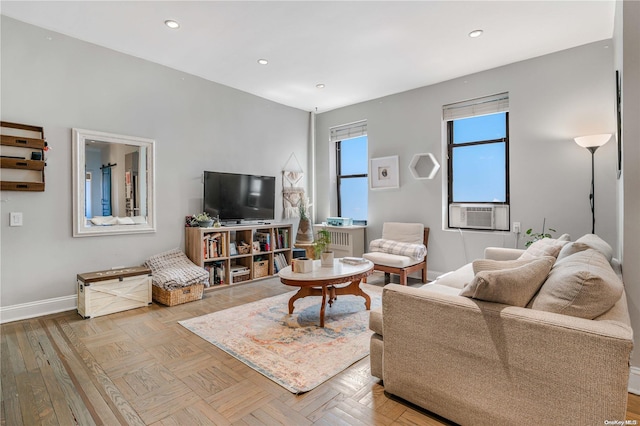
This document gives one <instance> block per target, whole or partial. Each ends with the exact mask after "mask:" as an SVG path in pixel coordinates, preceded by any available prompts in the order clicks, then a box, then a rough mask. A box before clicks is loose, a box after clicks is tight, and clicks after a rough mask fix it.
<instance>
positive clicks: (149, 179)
mask: <svg viewBox="0 0 640 426" xmlns="http://www.w3.org/2000/svg"><path fill="white" fill-rule="evenodd" d="M72 133H73V236H74V237H85V236H97V235H117V234H137V233H147V232H155V231H156V224H155V189H154V171H155V141H154V140H153V139H146V138H140V137H135V136H123V135H116V134H113V133H105V132H98V131H94V130H84V129H73V131H72Z"/></svg>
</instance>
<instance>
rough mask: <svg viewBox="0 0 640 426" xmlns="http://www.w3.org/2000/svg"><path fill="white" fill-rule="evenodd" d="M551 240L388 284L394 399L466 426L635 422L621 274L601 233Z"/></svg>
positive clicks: (380, 314)
mask: <svg viewBox="0 0 640 426" xmlns="http://www.w3.org/2000/svg"><path fill="white" fill-rule="evenodd" d="M546 240H547V241H540V242H536V243H534V244H533V245H532V246H531V247H530V248H529V249H527V250H526V251H524V250H517V249H505V248H488V249H486V250H485V258H486V259H487V260H484V261H481V260H479V261H475V262H473V263H470V264H468V265H465V266H463V267H462V268H460V269H458V270H457V271H454V272H452V273H449V274H445V275H444V276H442V277H440V278H438V279H437V280H435V281H434V282H433V283H429V284H426V285H424V286H422V287H420V288H414V287H406V286H401V285H396V284H389V285H387V286H385V288H384V291H383V298H382V307H381V308H380V309H378V310H374V311H372V313H371V317H370V328H371V329H372V330H373V331H374V334H373V336H372V338H371V374H372V375H374V376H376V377H379V378H381V379H382V383H383V385H384V388H385V391H386V392H387V393H390V394H393V395H396V396H398V397H400V398H403V399H405V400H407V401H409V402H412V403H414V404H417V405H419V406H420V407H423V408H425V409H427V410H429V411H431V412H433V413H435V414H438V415H440V416H442V417H444V418H446V419H449V420H451V421H453V422H456V423H459V424H462V425H502V424H503V425H507V424H508V425H513V424H549V425H551V424H580V425H587V424H592V425H598V424H600V425H601V424H607V423H605V421H612V420H618V421H620V420H624V419H625V415H626V404H627V385H628V378H629V356H630V352H631V349H632V347H633V340H632V338H633V335H632V330H631V326H630V321H629V314H628V310H627V302H626V296H625V293H624V289H623V285H622V281H621V274H620V267H619V264H618V263H617V262H616V261H615V259H612V258H611V252H612V251H611V248H610V247H609V246H608V245H607V244H606V243H604V242H603V241H602V240H600V239H599V238H598V237H597V236H595V235H586V236H584V237H582V238H581V239H579V240H577V242H575V243H571V242H567V241H561V240H551V239H546ZM552 246H553V249H552V250H550V249H549V248H550V247H552ZM523 253H527V254H523ZM549 255H550V256H551V260H549V259H546V260H545V257H548V256H549ZM520 257H523V259H521V260H519V261H515V259H518V258H520ZM527 258H528V260H529V262H525V261H524V260H527ZM556 258H557V260H556ZM603 259H605V260H604V261H603ZM534 264H535V265H534ZM547 264H549V265H547ZM529 265H533V266H529ZM541 265H542V266H541ZM474 267H475V268H474ZM518 268H521V270H518ZM545 268H548V269H546V272H545ZM474 269H476V271H475V272H474ZM514 270H516V271H515V272H514ZM541 270H542V272H540V271H541ZM532 271H533V272H532ZM476 272H477V273H476ZM514 274H515V275H514ZM541 275H544V276H543V277H542V279H540V276H541ZM523 277H524V280H523V282H520V283H518V282H517V281H518V280H519V279H522V278H523ZM540 280H541V281H542V282H541V283H540V284H535V285H531V282H532V281H536V282H537V281H540ZM536 286H537V287H536ZM523 289H525V290H523ZM461 293H462V294H467V296H463V295H461ZM527 293H529V294H531V296H527ZM514 294H515V296H514ZM496 297H497V298H499V299H501V300H502V299H504V300H502V302H503V303H498V302H496V301H490V300H493V299H495V298H496ZM482 299H486V300H482ZM525 299H526V301H524V302H523V300H525ZM511 300H514V301H515V303H513V304H512V303H504V302H505V301H511ZM516 305H520V306H516ZM591 316H593V318H590V317H591Z"/></svg>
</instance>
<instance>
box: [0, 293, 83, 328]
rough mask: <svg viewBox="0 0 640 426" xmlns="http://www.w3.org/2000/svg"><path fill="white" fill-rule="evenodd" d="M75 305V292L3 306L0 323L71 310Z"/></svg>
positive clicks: (76, 302) (76, 301) (76, 305)
mask: <svg viewBox="0 0 640 426" xmlns="http://www.w3.org/2000/svg"><path fill="white" fill-rule="evenodd" d="M77 307H78V297H77V296H76V295H75V294H74V295H71V296H63V297H54V298H53V299H45V300H37V301H35V302H29V303H21V304H19V305H12V306H3V307H0V324H4V323H6V322H12V321H19V320H23V319H29V318H35V317H41V316H43V315H49V314H57V313H58V312H64V311H72V310H74V309H77Z"/></svg>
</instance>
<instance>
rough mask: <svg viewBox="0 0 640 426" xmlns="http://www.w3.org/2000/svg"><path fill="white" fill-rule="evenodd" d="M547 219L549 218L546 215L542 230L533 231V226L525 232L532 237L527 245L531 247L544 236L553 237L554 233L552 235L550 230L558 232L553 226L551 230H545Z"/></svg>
mask: <svg viewBox="0 0 640 426" xmlns="http://www.w3.org/2000/svg"><path fill="white" fill-rule="evenodd" d="M546 221H547V218H546V217H545V218H544V219H542V232H539V233H538V232H533V229H532V228H529V229H527V231H526V232H525V234H527V237H528V238H530V239H529V241H527V242H526V243H525V245H524V246H525V247H529V246H530V245H531V244H533V243H535V242H536V241H538V240H541V239H543V238H552V237H553V235H551V234H550V233H549V232H557V231H556V230H555V229H553V228H549V232H544V227H545V223H546Z"/></svg>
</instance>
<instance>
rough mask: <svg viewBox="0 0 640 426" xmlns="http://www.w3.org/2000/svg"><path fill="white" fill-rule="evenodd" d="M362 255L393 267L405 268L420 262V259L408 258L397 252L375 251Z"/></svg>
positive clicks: (379, 263)
mask: <svg viewBox="0 0 640 426" xmlns="http://www.w3.org/2000/svg"><path fill="white" fill-rule="evenodd" d="M362 257H364V258H365V259H367V260H370V261H372V262H373V263H375V264H376V265H384V266H391V267H394V268H406V267H407V266H411V265H415V264H416V263H420V262H421V260H415V259H412V258H410V257H409V256H400V255H397V254H390V253H382V252H377V251H372V252H370V253H365V254H363V255H362Z"/></svg>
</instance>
